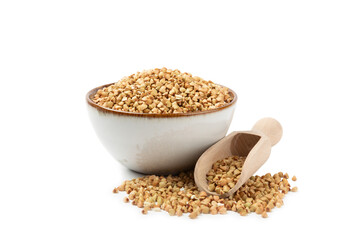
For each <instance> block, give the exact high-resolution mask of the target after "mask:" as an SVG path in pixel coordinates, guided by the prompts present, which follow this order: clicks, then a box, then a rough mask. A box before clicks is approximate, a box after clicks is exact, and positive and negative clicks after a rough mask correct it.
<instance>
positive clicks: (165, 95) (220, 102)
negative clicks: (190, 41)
mask: <svg viewBox="0 0 360 240" xmlns="http://www.w3.org/2000/svg"><path fill="white" fill-rule="evenodd" d="M93 101H94V102H95V103H96V104H98V105H100V106H103V107H106V108H111V109H114V110H120V111H127V112H136V113H160V114H171V113H187V112H197V111H206V110H211V109H216V108H219V107H222V106H224V105H226V104H227V103H230V102H231V101H232V96H231V95H230V94H229V90H228V88H226V87H223V86H220V85H217V84H215V83H213V82H211V81H205V80H203V79H202V78H200V77H195V76H192V75H191V74H190V73H182V72H180V71H179V70H171V69H167V68H162V69H158V68H155V69H152V70H146V71H143V72H138V73H136V74H132V75H130V76H128V77H124V78H123V79H121V80H119V81H118V82H117V83H115V84H112V85H110V86H108V87H104V88H103V89H99V90H98V91H97V93H96V94H95V96H94V98H93Z"/></svg>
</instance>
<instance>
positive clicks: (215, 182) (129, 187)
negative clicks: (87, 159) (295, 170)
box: [113, 156, 297, 219]
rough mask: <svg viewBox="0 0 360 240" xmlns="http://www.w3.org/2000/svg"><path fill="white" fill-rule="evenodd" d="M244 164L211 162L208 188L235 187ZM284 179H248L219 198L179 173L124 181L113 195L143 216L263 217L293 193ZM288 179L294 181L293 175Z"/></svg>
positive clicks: (241, 159) (239, 161)
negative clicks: (121, 196) (119, 195)
mask: <svg viewBox="0 0 360 240" xmlns="http://www.w3.org/2000/svg"><path fill="white" fill-rule="evenodd" d="M244 161H245V158H244V157H239V156H230V157H228V158H225V159H221V160H219V161H217V162H215V163H214V164H213V165H212V168H211V169H210V170H209V172H208V174H207V179H208V184H209V189H210V190H215V191H216V192H219V193H221V192H226V191H228V189H229V188H231V187H232V186H234V185H235V184H236V182H237V180H238V177H239V175H240V174H241V167H242V165H243V163H244ZM288 179H289V175H288V174H287V173H285V174H284V173H282V172H279V173H276V174H274V175H271V174H270V173H267V174H265V175H263V176H252V177H251V178H250V179H249V180H248V181H247V182H246V183H245V184H244V185H243V186H242V187H240V189H239V190H238V191H236V192H235V194H234V195H233V196H230V197H228V198H220V197H219V196H214V195H207V194H206V193H205V192H204V191H199V190H198V188H197V186H196V184H195V181H194V176H193V173H192V172H181V173H180V174H178V175H176V176H173V175H169V176H156V175H148V176H144V177H140V178H136V179H132V180H126V181H125V182H123V183H122V184H121V185H120V186H119V187H116V188H115V189H114V190H113V192H114V193H118V192H121V191H125V192H126V193H127V194H128V196H127V197H125V198H124V202H126V203H128V202H130V201H132V204H133V205H136V206H137V207H139V208H142V213H143V214H147V213H148V211H150V210H153V211H161V210H164V211H166V212H168V213H169V215H170V216H174V215H177V216H182V215H183V214H184V213H189V217H190V218H192V219H194V218H197V217H198V216H199V215H200V214H212V215H215V214H226V213H227V211H234V212H237V213H239V214H240V215H241V216H246V215H247V214H249V213H251V212H255V213H257V214H260V215H261V216H262V217H263V218H266V217H268V214H267V213H268V212H270V211H271V210H272V209H273V208H274V207H278V208H280V207H281V206H282V205H283V198H284V196H285V194H287V193H288V192H289V191H292V192H296V191H297V187H293V188H291V186H290V183H289V181H288ZM292 180H293V181H296V180H297V179H296V177H295V176H293V177H292Z"/></svg>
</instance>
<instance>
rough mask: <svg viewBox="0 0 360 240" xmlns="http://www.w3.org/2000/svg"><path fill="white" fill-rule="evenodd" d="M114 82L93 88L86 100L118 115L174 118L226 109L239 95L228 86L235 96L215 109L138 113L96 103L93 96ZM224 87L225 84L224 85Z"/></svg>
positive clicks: (97, 107) (100, 108)
mask: <svg viewBox="0 0 360 240" xmlns="http://www.w3.org/2000/svg"><path fill="white" fill-rule="evenodd" d="M112 84H115V83H108V84H104V85H102V86H99V87H96V88H93V89H91V90H90V91H89V92H88V93H87V94H86V102H87V103H88V104H89V105H90V106H92V107H94V108H96V109H97V110H99V111H101V112H104V113H113V114H118V115H126V116H134V117H149V118H174V117H189V116H196V115H203V114H208V113H214V112H219V111H221V110H224V109H226V108H228V107H230V106H232V105H234V104H235V103H236V101H237V95H236V93H235V92H234V91H233V90H232V89H230V88H227V89H228V90H229V92H230V95H232V96H233V99H232V101H231V102H229V103H227V104H225V105H224V106H221V107H219V108H215V109H209V110H205V111H197V112H187V113H169V114H163V113H136V112H126V111H121V110H115V109H111V108H106V107H103V106H100V105H98V104H96V103H95V102H94V101H93V100H92V97H93V96H94V95H95V93H96V92H97V91H98V90H99V89H101V88H104V87H108V86H110V85H112ZM217 85H219V86H222V85H220V84H217ZM222 87H223V86H222Z"/></svg>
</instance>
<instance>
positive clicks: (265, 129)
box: [252, 118, 283, 146]
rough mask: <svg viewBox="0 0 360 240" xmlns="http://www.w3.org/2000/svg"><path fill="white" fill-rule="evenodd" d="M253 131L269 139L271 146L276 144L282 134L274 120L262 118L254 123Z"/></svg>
mask: <svg viewBox="0 0 360 240" xmlns="http://www.w3.org/2000/svg"><path fill="white" fill-rule="evenodd" d="M252 130H253V131H256V132H261V133H263V134H265V136H267V137H268V138H269V139H270V142H271V146H274V145H275V144H277V143H278V142H279V141H280V139H281V136H282V134H283V129H282V127H281V124H280V123H279V122H278V121H277V120H275V119H274V118H262V119H260V120H259V121H257V122H256V123H255V125H254V126H253V128H252Z"/></svg>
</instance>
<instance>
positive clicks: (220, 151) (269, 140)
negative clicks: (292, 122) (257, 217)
mask: <svg viewBox="0 0 360 240" xmlns="http://www.w3.org/2000/svg"><path fill="white" fill-rule="evenodd" d="M281 136H282V127H281V125H280V123H279V122H278V121H276V120H275V119H273V118H263V119H260V120H259V121H258V122H257V123H255V125H254V127H253V128H252V130H251V131H244V132H232V133H230V134H229V135H228V136H226V137H224V138H223V139H221V140H220V141H218V142H217V143H215V144H214V145H212V146H211V147H210V148H209V149H208V150H206V151H205V152H204V153H203V154H202V155H201V157H200V158H199V160H198V161H197V163H196V166H195V170H194V178H195V183H196V185H197V186H198V188H199V189H200V191H205V192H206V193H207V194H212V195H217V196H220V197H228V196H231V195H233V194H234V192H236V191H237V190H238V189H239V188H240V187H241V186H242V185H243V184H244V183H245V182H246V181H247V180H248V179H249V178H250V177H251V176H252V175H253V174H254V173H255V172H256V171H257V170H258V169H259V168H260V167H261V166H262V165H263V164H264V163H265V162H266V160H267V159H268V158H269V156H270V152H271V147H272V146H274V145H275V144H276V143H278V142H279V141H280V139H281ZM233 155H237V156H241V157H246V160H245V163H244V165H243V167H242V172H241V175H240V178H239V180H238V182H237V183H236V184H235V186H234V187H233V188H232V189H230V191H228V192H227V193H224V194H222V195H220V194H217V193H216V192H210V191H209V189H208V183H207V179H206V174H207V173H208V172H209V170H210V169H211V167H212V165H213V163H215V162H216V161H218V160H220V159H224V158H227V157H230V156H233Z"/></svg>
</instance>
